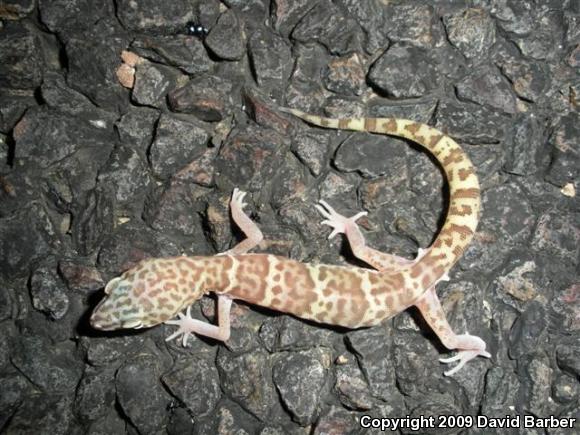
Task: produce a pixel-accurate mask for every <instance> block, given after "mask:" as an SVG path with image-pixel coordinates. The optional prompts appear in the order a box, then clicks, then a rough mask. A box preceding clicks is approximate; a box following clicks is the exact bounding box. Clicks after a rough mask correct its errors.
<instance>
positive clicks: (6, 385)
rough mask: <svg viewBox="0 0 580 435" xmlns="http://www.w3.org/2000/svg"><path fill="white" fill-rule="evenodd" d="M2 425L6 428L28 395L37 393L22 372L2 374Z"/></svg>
mask: <svg viewBox="0 0 580 435" xmlns="http://www.w3.org/2000/svg"><path fill="white" fill-rule="evenodd" d="M0 388H1V389H2V395H0V425H1V426H2V427H3V428H5V427H6V424H7V423H8V422H9V421H10V419H11V418H12V416H13V415H14V413H15V411H16V410H17V409H18V407H19V406H21V405H22V403H23V402H24V401H25V400H26V398H27V397H28V396H32V395H34V393H36V391H35V389H34V387H33V386H32V384H31V383H30V382H29V381H28V380H27V379H26V378H25V377H24V376H22V375H21V374H20V373H17V372H5V371H3V374H2V375H0Z"/></svg>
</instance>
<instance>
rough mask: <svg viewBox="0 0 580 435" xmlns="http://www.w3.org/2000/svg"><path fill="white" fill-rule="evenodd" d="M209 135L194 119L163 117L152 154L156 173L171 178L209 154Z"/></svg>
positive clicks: (152, 164)
mask: <svg viewBox="0 0 580 435" xmlns="http://www.w3.org/2000/svg"><path fill="white" fill-rule="evenodd" d="M208 140H209V135H208V134H207V132H206V130H205V129H204V127H201V126H200V125H199V123H196V122H194V120H192V119H187V120H186V119H182V118H178V117H174V116H169V115H161V117H160V118H159V123H158V124H157V130H156V132H155V140H154V141H153V143H152V144H151V148H150V150H149V161H150V162H151V167H152V168H153V172H154V173H155V175H157V176H158V177H160V178H169V177H170V176H171V175H173V174H174V173H175V172H177V171H178V170H180V169H182V168H183V167H184V166H185V165H187V163H189V162H190V161H191V160H193V159H195V158H197V157H199V156H200V155H201V154H203V153H204V151H205V150H206V146H207V142H208Z"/></svg>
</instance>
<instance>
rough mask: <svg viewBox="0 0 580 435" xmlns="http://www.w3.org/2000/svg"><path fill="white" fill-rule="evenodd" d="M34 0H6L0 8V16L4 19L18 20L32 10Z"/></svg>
mask: <svg viewBox="0 0 580 435" xmlns="http://www.w3.org/2000/svg"><path fill="white" fill-rule="evenodd" d="M34 7H35V2H34V0H6V1H4V3H3V4H2V9H1V10H0V18H2V19H4V20H19V19H22V18H24V17H26V16H28V15H30V14H31V13H32V11H34Z"/></svg>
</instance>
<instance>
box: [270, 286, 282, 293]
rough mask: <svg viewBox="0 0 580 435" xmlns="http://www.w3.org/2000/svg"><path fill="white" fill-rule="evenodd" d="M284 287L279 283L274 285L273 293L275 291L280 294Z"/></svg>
mask: <svg viewBox="0 0 580 435" xmlns="http://www.w3.org/2000/svg"><path fill="white" fill-rule="evenodd" d="M282 291H283V290H282V287H281V286H279V285H275V286H274V287H272V293H274V294H275V295H279V294H280V293H282Z"/></svg>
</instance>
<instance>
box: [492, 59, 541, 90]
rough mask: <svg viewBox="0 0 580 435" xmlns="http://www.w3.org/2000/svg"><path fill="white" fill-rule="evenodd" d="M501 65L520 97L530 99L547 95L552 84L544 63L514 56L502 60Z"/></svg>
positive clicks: (502, 70) (503, 72)
mask: <svg viewBox="0 0 580 435" xmlns="http://www.w3.org/2000/svg"><path fill="white" fill-rule="evenodd" d="M499 67H500V69H501V72H502V74H504V75H505V76H506V77H507V78H508V79H509V81H510V83H511V85H512V88H513V90H514V92H515V93H516V95H518V97H520V98H523V99H525V100H530V101H538V100H540V99H541V98H543V97H545V92H546V90H547V88H548V86H549V84H550V74H549V73H548V72H547V71H546V68H545V67H544V65H543V64H541V63H539V62H529V61H524V60H522V59H521V58H519V57H513V58H508V59H505V60H502V61H500V63H499Z"/></svg>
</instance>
